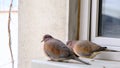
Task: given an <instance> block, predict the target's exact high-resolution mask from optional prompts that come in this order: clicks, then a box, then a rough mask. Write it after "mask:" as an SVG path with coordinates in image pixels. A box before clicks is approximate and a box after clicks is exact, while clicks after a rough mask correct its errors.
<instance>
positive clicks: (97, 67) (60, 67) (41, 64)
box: [32, 60, 120, 68]
mask: <svg viewBox="0 0 120 68" xmlns="http://www.w3.org/2000/svg"><path fill="white" fill-rule="evenodd" d="M90 63H91V64H92V65H84V64H81V63H64V62H52V61H40V60H32V68H120V65H119V64H120V62H115V61H103V60H95V61H91V62H90Z"/></svg>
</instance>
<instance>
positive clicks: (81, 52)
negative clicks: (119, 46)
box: [67, 40, 114, 58]
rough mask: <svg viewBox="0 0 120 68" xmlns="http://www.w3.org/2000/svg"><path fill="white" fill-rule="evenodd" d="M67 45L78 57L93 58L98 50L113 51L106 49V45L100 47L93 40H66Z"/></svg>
mask: <svg viewBox="0 0 120 68" xmlns="http://www.w3.org/2000/svg"><path fill="white" fill-rule="evenodd" d="M67 46H68V48H69V49H71V50H72V51H73V52H74V53H75V54H76V55H78V56H79V57H85V58H94V57H95V56H96V55H97V54H99V53H100V51H105V50H106V51H114V50H107V47H101V46H99V45H97V44H95V43H93V42H90V41H87V40H83V41H68V42H67Z"/></svg>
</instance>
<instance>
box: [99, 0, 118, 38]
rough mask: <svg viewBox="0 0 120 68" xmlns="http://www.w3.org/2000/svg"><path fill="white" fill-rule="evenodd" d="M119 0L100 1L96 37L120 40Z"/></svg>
mask: <svg viewBox="0 0 120 68" xmlns="http://www.w3.org/2000/svg"><path fill="white" fill-rule="evenodd" d="M119 4H120V0H100V13H99V28H98V29H99V32H98V36H103V37H112V38H120V8H119Z"/></svg>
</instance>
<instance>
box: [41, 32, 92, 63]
mask: <svg viewBox="0 0 120 68" xmlns="http://www.w3.org/2000/svg"><path fill="white" fill-rule="evenodd" d="M42 41H44V52H45V54H46V55H47V56H48V57H49V58H50V60H52V61H64V60H69V59H73V60H76V61H79V62H82V63H84V64H87V65H90V63H88V62H85V61H83V60H81V59H79V58H78V57H76V56H75V55H74V53H73V52H72V51H71V50H70V49H69V48H68V47H67V46H66V45H65V44H64V43H63V42H61V41H60V40H58V39H55V38H53V37H52V36H51V35H48V34H46V35H44V36H43V40H42Z"/></svg>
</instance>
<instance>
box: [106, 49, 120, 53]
mask: <svg viewBox="0 0 120 68" xmlns="http://www.w3.org/2000/svg"><path fill="white" fill-rule="evenodd" d="M105 51H109V52H120V51H117V50H111V49H106V50H105Z"/></svg>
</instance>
